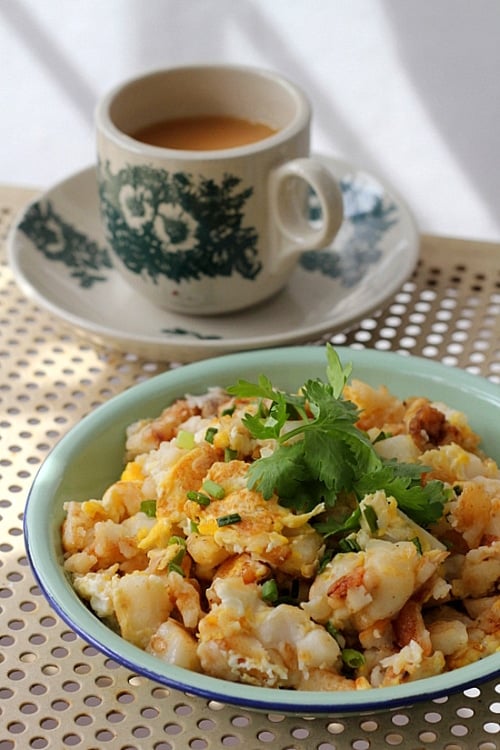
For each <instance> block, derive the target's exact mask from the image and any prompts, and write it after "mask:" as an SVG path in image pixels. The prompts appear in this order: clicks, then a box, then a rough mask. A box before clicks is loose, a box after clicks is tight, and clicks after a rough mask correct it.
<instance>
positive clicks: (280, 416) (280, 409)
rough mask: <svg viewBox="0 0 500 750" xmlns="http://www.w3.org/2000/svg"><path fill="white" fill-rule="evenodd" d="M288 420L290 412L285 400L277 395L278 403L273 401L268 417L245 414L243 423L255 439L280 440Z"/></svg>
mask: <svg viewBox="0 0 500 750" xmlns="http://www.w3.org/2000/svg"><path fill="white" fill-rule="evenodd" d="M287 418H288V410H287V406H286V402H285V399H284V397H283V396H282V395H281V394H277V401H273V403H272V404H271V408H270V409H269V411H268V413H267V414H266V415H263V414H261V413H257V414H245V416H244V417H243V419H242V422H243V424H244V425H245V427H246V428H247V430H248V431H249V432H250V433H251V435H252V436H253V437H255V438H258V439H260V440H266V439H267V438H274V439H276V440H278V438H279V436H280V432H281V428H282V427H283V425H284V424H285V422H286V420H287Z"/></svg>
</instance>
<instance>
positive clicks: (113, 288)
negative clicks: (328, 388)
mask: <svg viewBox="0 0 500 750" xmlns="http://www.w3.org/2000/svg"><path fill="white" fill-rule="evenodd" d="M321 159H322V161H323V163H325V164H327V165H328V168H329V169H330V170H331V171H332V172H333V174H334V176H335V179H336V180H338V182H339V184H340V186H341V189H342V194H343V197H344V221H343V224H342V227H341V229H340V231H339V233H338V235H337V237H336V239H335V242H334V244H333V245H332V246H331V248H330V249H329V250H328V251H327V252H325V251H322V250H310V251H305V252H304V253H303V254H302V256H301V258H300V261H299V264H298V266H297V268H296V269H295V271H294V272H293V274H292V277H291V280H290V282H289V284H288V285H287V287H286V288H285V289H284V290H283V291H282V292H280V293H279V294H278V295H276V297H275V298H274V299H273V300H271V301H270V302H267V303H265V304H262V305H258V306H256V307H252V308H251V309H249V310H244V311H242V312H239V313H232V314H230V315H223V316H213V317H206V318H203V317H191V316H189V315H181V314H179V313H173V312H169V311H166V310H161V309H160V308H159V307H156V306H154V305H152V304H151V303H150V302H149V301H148V300H146V299H144V298H143V297H142V296H141V295H138V294H136V293H135V292H134V291H133V290H132V289H131V288H130V287H129V286H128V285H127V284H126V283H125V282H124V281H123V279H122V276H121V274H119V273H117V271H116V269H115V267H114V266H113V264H112V261H111V257H110V254H109V252H108V249H107V245H106V241H105V238H104V235H103V229H102V225H101V221H100V218H99V206H98V198H97V181H96V175H95V169H94V168H89V169H86V170H85V171H83V172H79V173H77V174H75V175H71V176H70V177H68V179H66V180H64V181H63V182H61V183H60V184H58V185H55V186H53V187H52V188H50V189H49V190H47V191H46V192H45V193H43V194H42V195H41V196H40V197H39V198H37V199H36V200H35V201H34V202H33V203H32V204H31V205H30V206H28V207H27V208H26V209H24V210H23V212H22V213H21V215H20V216H19V217H18V220H17V222H16V223H15V225H14V227H13V230H12V232H11V235H10V237H9V242H8V247H9V260H10V264H11V267H12V270H13V272H14V275H15V278H16V280H17V282H18V283H19V285H20V286H21V288H22V290H23V291H24V292H25V293H26V294H27V295H28V296H29V297H30V298H31V299H33V300H34V301H35V302H36V304H37V305H40V306H41V307H43V308H45V309H46V310H49V311H50V312H51V313H52V314H54V315H56V316H57V317H58V318H60V319H61V320H62V321H64V322H65V323H66V324H67V325H69V326H71V328H72V329H73V330H77V331H78V332H79V333H80V334H81V335H83V336H84V337H85V338H86V339H90V340H91V341H92V342H95V343H97V344H98V345H105V346H111V347H115V348H118V349H121V350H125V351H129V352H133V353H135V354H137V355H139V356H143V357H150V358H152V359H166V360H173V361H177V362H190V361H193V360H198V359H203V358H205V357H213V356H215V355H218V354H227V353H229V352H232V351H237V350H243V349H256V348H263V347H272V346H280V345H283V344H292V343H298V342H302V341H311V340H314V338H316V337H318V336H320V335H321V334H323V333H325V332H334V331H337V330H340V329H342V327H345V326H347V325H350V324H352V323H353V322H354V321H355V320H357V319H359V318H362V317H364V316H366V315H367V314H369V313H370V312H371V311H372V310H374V309H376V308H377V307H379V306H381V305H382V304H383V303H384V302H385V301H386V300H387V299H389V298H390V297H391V296H392V295H394V294H395V293H396V292H397V290H398V289H399V288H400V287H401V285H402V284H403V282H404V281H405V280H406V279H407V278H408V276H409V275H410V274H411V272H412V270H413V268H414V266H415V263H416V260H417V256H418V249H419V238H418V233H417V230H416V228H415V222H414V220H413V217H412V215H411V213H410V212H409V210H408V208H407V207H406V205H405V204H404V203H403V202H402V201H401V199H400V198H399V197H398V196H397V195H395V193H394V191H393V190H392V189H391V187H390V186H388V185H385V184H384V183H383V182H382V181H381V180H380V179H379V178H378V177H375V176H374V175H371V174H369V173H367V172H365V171H364V170H361V169H358V168H356V167H354V166H353V165H351V164H346V163H344V162H341V161H338V160H337V159H332V158H329V157H326V156H322V157H321ZM311 211H312V212H314V205H312V206H311Z"/></svg>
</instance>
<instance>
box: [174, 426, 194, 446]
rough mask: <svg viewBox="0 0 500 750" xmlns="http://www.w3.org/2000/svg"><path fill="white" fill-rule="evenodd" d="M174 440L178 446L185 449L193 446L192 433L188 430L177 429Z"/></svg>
mask: <svg viewBox="0 0 500 750" xmlns="http://www.w3.org/2000/svg"><path fill="white" fill-rule="evenodd" d="M175 442H176V444H177V447H178V448H186V449H187V450H191V448H194V446H195V442H194V435H193V433H192V432H188V430H179V432H178V433H177V437H176V439H175Z"/></svg>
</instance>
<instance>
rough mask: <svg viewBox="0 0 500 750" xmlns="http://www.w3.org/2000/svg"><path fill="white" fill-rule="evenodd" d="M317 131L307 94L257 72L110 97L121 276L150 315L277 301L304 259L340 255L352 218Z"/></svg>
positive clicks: (159, 84) (102, 147) (212, 74)
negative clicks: (316, 141)
mask: <svg viewBox="0 0 500 750" xmlns="http://www.w3.org/2000/svg"><path fill="white" fill-rule="evenodd" d="M310 122H311V107H310V104H309V102H308V100H307V97H306V96H305V95H304V93H303V92H302V91H301V90H300V89H299V88H298V87H297V86H295V85H294V84H293V83H291V82H290V81H288V80H287V79H286V78H284V77H282V76H280V75H277V74H276V73H273V72H268V71H264V70H259V69H254V68H249V67H240V66H232V65H215V66H210V65H198V66H187V67H179V68H172V69H166V70H159V71H154V72H152V73H149V74H146V75H144V76H142V77H139V78H136V79H133V80H130V81H128V82H125V83H124V84H122V85H120V86H118V87H117V88H116V89H114V90H113V91H111V92H110V93H109V94H108V95H106V96H105V97H104V98H103V99H102V100H101V102H100V103H99V105H98V108H97V113H96V124H97V152H98V183H99V201H100V210H101V215H102V220H103V223H104V228H105V233H106V238H107V241H108V243H109V247H110V251H111V255H112V258H113V263H114V265H115V266H116V268H117V270H118V271H119V272H120V273H121V274H122V275H123V277H124V278H125V279H126V280H127V282H128V283H129V284H130V285H131V286H132V287H133V288H134V289H135V290H136V291H137V292H138V293H140V294H141V295H143V296H145V297H146V298H148V299H149V300H150V301H151V302H152V303H153V304H155V305H157V306H159V307H161V308H164V309H167V310H171V311H175V312H180V313H185V314H191V315H215V314H222V313H229V312H233V311H236V310H240V309H243V308H247V307H250V306H252V305H255V304H257V303H259V302H262V301H264V300H266V299H269V298H270V297H272V296H273V295H274V294H276V293H277V292H278V291H279V290H280V289H282V288H283V287H284V286H285V285H286V283H287V281H288V279H289V278H290V276H291V274H292V272H293V270H294V269H295V267H296V265H297V262H298V260H299V258H300V254H301V253H302V252H303V251H304V250H310V249H318V248H321V247H326V246H328V245H330V244H331V242H332V240H333V238H334V237H335V235H336V233H337V232H338V230H339V228H340V225H341V223H342V218H343V203H342V195H341V192H340V189H339V186H338V184H337V182H336V180H335V178H334V177H333V175H332V173H331V171H330V170H329V169H328V167H327V166H325V165H324V164H322V163H321V161H320V160H318V159H315V158H312V157H311V156H310V155H309V154H310V152H309V133H310ZM311 192H313V193H314V194H315V199H316V201H317V202H319V206H320V209H321V221H320V222H319V223H317V222H315V223H314V225H313V224H312V223H311V222H310V220H309V213H308V204H309V197H310V194H311Z"/></svg>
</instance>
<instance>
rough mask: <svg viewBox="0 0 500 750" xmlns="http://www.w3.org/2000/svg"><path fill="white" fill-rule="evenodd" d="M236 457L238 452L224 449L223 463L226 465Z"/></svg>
mask: <svg viewBox="0 0 500 750" xmlns="http://www.w3.org/2000/svg"><path fill="white" fill-rule="evenodd" d="M237 456H238V451H235V450H233V448H224V461H225V462H226V463H229V461H234V459H235V458H237Z"/></svg>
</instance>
